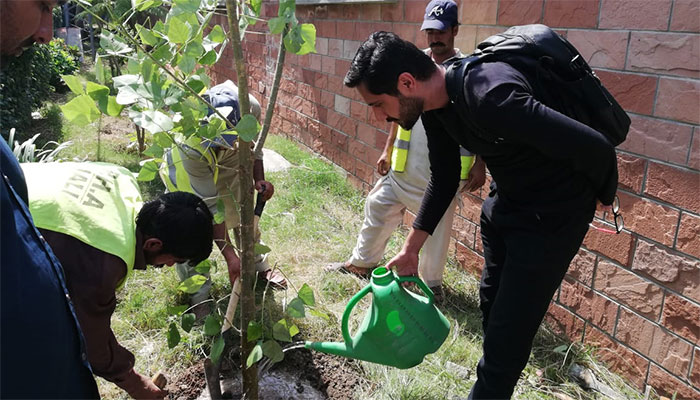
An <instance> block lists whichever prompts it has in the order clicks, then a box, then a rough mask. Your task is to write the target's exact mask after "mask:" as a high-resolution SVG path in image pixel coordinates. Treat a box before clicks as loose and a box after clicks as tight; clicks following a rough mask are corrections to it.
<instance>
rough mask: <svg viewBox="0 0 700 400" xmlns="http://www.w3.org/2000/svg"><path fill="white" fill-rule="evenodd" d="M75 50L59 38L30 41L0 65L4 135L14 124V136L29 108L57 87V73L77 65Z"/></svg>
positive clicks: (0, 124) (27, 121)
mask: <svg viewBox="0 0 700 400" xmlns="http://www.w3.org/2000/svg"><path fill="white" fill-rule="evenodd" d="M79 66H80V65H79V63H78V59H77V57H76V54H75V50H72V49H71V48H70V47H69V46H67V45H66V44H65V42H64V41H63V40H61V39H54V40H52V41H51V43H50V44H49V45H48V46H38V45H34V46H32V47H31V48H29V49H28V50H26V51H25V52H24V53H23V54H22V55H21V56H20V57H17V58H14V59H11V60H9V62H6V63H3V64H2V66H1V67H0V132H2V136H3V137H5V138H7V135H8V133H9V130H10V128H17V130H18V135H17V136H18V139H20V140H26V139H28V137H24V136H23V135H22V133H23V131H24V128H26V127H28V126H29V124H30V123H31V121H32V111H34V110H36V109H38V108H39V107H41V105H42V103H43V102H44V101H45V100H46V99H47V98H48V96H49V94H50V93H51V92H53V91H54V90H55V89H54V87H61V86H62V85H63V83H62V81H61V74H71V73H73V72H75V71H76V70H77V69H78V68H79Z"/></svg>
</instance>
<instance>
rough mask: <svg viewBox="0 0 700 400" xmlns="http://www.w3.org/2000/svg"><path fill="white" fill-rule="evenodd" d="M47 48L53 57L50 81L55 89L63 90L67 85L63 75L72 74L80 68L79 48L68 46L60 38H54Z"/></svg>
mask: <svg viewBox="0 0 700 400" xmlns="http://www.w3.org/2000/svg"><path fill="white" fill-rule="evenodd" d="M47 48H48V50H49V53H50V55H51V59H52V64H51V70H50V71H51V79H50V83H51V86H53V87H54V88H55V89H57V90H58V91H61V90H62V89H63V88H65V87H66V86H65V83H64V82H63V80H62V79H61V75H72V74H73V73H74V72H75V71H77V70H78V68H80V60H79V54H78V49H77V48H75V47H74V46H68V45H67V44H66V42H65V41H64V40H63V39H60V38H56V39H54V40H52V41H51V42H50V43H49V45H48V47H47Z"/></svg>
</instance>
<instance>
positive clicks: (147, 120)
mask: <svg viewBox="0 0 700 400" xmlns="http://www.w3.org/2000/svg"><path fill="white" fill-rule="evenodd" d="M129 118H130V119H131V120H132V121H134V123H135V124H136V125H138V126H140V127H141V128H143V129H145V130H147V131H149V132H151V133H157V132H167V131H169V130H171V129H173V126H174V125H173V120H172V119H171V118H170V117H168V116H167V115H165V114H163V113H162V112H160V111H156V110H144V111H135V110H129Z"/></svg>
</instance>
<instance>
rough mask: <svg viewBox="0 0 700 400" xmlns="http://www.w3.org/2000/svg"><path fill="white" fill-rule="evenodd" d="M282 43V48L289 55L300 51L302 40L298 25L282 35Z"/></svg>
mask: <svg viewBox="0 0 700 400" xmlns="http://www.w3.org/2000/svg"><path fill="white" fill-rule="evenodd" d="M283 42H284V48H285V49H287V51H288V52H290V53H293V54H296V53H297V52H298V51H299V50H301V43H302V39H301V30H300V28H299V25H297V26H295V27H293V28H292V29H290V30H289V32H287V34H286V35H284V40H283Z"/></svg>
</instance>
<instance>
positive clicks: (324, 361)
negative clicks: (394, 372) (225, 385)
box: [166, 349, 363, 400]
mask: <svg viewBox="0 0 700 400" xmlns="http://www.w3.org/2000/svg"><path fill="white" fill-rule="evenodd" d="M270 371H280V372H284V373H285V375H287V376H291V377H294V378H295V380H296V381H302V382H306V383H308V384H309V385H310V386H311V387H313V388H314V389H316V390H318V391H319V392H321V393H322V394H324V395H325V396H326V398H328V399H330V400H347V399H353V398H355V393H356V392H357V387H358V385H359V384H360V383H362V382H363V378H362V377H361V376H360V369H359V364H357V363H356V362H353V361H352V360H348V359H345V358H341V357H336V356H331V355H327V354H323V353H318V352H311V351H309V350H306V349H298V350H292V351H289V352H287V353H285V357H284V360H283V361H282V362H280V363H278V364H276V365H274V366H273V367H272V368H271V370H270ZM238 374H239V371H238V370H237V368H233V369H228V370H227V368H226V366H222V380H223V379H227V378H231V377H234V376H237V375H238ZM166 389H167V390H168V391H169V392H170V395H169V397H168V398H169V399H172V400H194V399H197V398H198V397H199V396H200V395H201V394H202V391H204V390H206V382H205V378H204V367H203V364H202V363H201V362H200V363H198V364H197V365H194V366H192V367H190V368H188V369H187V370H185V372H184V373H182V374H181V375H179V376H176V377H174V379H173V380H172V382H171V383H168V385H167V386H166ZM224 398H233V399H239V398H240V394H236V393H233V394H231V393H224Z"/></svg>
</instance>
